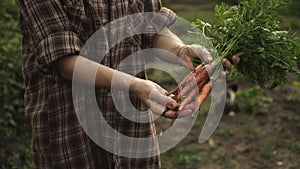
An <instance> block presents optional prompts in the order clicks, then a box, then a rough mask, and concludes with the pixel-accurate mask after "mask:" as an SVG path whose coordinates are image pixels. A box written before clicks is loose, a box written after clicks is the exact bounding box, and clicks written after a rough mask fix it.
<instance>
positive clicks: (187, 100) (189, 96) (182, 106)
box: [178, 88, 199, 111]
mask: <svg viewBox="0 0 300 169" xmlns="http://www.w3.org/2000/svg"><path fill="white" fill-rule="evenodd" d="M198 93H199V91H198V90H197V88H194V89H193V90H192V91H191V92H190V93H189V95H188V96H187V97H186V98H185V99H184V100H183V101H182V103H181V104H180V106H179V108H178V110H179V111H180V110H182V109H183V108H184V106H186V105H187V104H188V103H190V102H191V101H193V100H194V99H195V97H196V96H197V94H198Z"/></svg>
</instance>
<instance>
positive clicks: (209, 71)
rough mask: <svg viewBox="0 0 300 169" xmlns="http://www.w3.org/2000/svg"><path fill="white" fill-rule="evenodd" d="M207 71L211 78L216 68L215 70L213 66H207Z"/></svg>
mask: <svg viewBox="0 0 300 169" xmlns="http://www.w3.org/2000/svg"><path fill="white" fill-rule="evenodd" d="M205 69H206V71H207V74H208V75H209V76H211V75H212V73H213V72H214V68H213V67H212V66H211V65H205Z"/></svg>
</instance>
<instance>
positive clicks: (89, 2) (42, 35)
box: [18, 0, 176, 169]
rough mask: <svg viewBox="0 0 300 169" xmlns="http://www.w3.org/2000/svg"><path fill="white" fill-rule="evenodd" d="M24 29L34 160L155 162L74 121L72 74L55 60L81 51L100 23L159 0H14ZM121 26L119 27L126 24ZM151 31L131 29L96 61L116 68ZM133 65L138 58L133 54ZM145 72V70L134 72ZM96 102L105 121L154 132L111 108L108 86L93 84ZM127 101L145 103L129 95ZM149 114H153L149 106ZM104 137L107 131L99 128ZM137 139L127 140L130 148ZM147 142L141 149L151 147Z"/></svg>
mask: <svg viewBox="0 0 300 169" xmlns="http://www.w3.org/2000/svg"><path fill="white" fill-rule="evenodd" d="M18 5H19V9H20V14H21V16H20V27H21V31H22V34H23V49H22V55H23V57H22V58H23V74H24V79H25V84H26V93H25V111H26V117H27V118H28V120H29V122H30V125H31V126H32V151H33V157H34V162H35V165H36V168H41V169H99V168H104V169H107V168H159V166H160V162H159V156H158V155H157V156H153V157H148V158H125V157H120V156H117V155H113V154H111V153H109V152H106V151H104V150H103V149H101V148H100V147H99V146H97V145H96V144H95V143H94V142H93V141H91V139H90V138H89V137H88V136H87V135H86V133H85V132H84V131H83V129H82V127H81V126H80V124H79V122H78V119H77V117H76V114H75V111H74V105H73V101H72V82H70V81H68V80H66V79H63V78H62V77H61V76H60V75H59V74H58V72H57V71H56V70H55V69H54V68H53V63H54V62H55V61H56V60H58V59H59V58H61V57H65V56H68V55H74V54H79V52H80V50H81V49H82V47H83V45H84V43H85V42H86V41H87V40H88V38H89V37H90V36H91V35H92V34H93V33H94V32H95V31H96V30H98V29H99V28H101V27H102V26H104V25H105V24H107V23H109V22H111V21H113V20H115V19H118V18H120V17H123V16H126V15H129V14H134V13H139V12H157V11H161V12H163V13H164V15H166V16H168V17H167V18H169V19H167V20H166V22H168V23H166V25H168V24H172V23H173V22H174V18H176V17H175V14H174V13H172V11H170V10H168V9H166V8H162V7H161V2H160V0H18ZM124 29H125V28H124ZM154 36H155V35H154V34H152V35H136V36H135V37H130V38H128V39H125V40H123V41H122V42H120V43H119V44H117V45H116V46H114V47H113V48H112V49H111V50H110V52H109V53H108V54H107V55H106V56H105V58H104V59H103V60H102V62H101V63H102V64H104V65H107V66H110V67H112V68H116V67H117V66H118V64H119V63H120V62H121V61H122V60H123V59H124V58H126V57H127V56H128V55H130V54H132V53H134V52H136V51H138V50H141V49H143V48H147V47H151V42H152V39H153V38H154ZM133 65H134V66H133V69H134V67H135V66H136V67H139V66H144V65H143V62H141V61H139V60H137V61H136V63H133ZM137 76H138V77H140V78H145V77H146V76H145V72H141V73H139V74H138V75H137ZM96 94H97V99H98V104H99V107H100V109H101V111H102V113H103V116H104V117H105V119H106V120H107V122H108V123H109V124H110V125H111V126H112V127H113V128H114V129H116V130H117V131H118V132H120V133H123V134H125V135H128V136H130V137H148V136H151V135H153V134H155V127H154V124H153V123H135V122H131V121H129V120H127V119H126V118H124V117H123V116H121V115H120V114H119V113H117V111H116V109H115V107H114V104H113V101H112V99H111V96H110V95H111V94H110V91H109V90H108V89H96ZM132 103H133V105H135V106H136V107H138V108H140V109H145V106H144V105H143V104H142V103H141V102H140V101H139V100H138V99H137V98H135V97H134V96H132ZM149 118H151V114H150V113H149ZM102 135H103V137H107V140H108V141H109V139H110V137H112V136H107V135H106V134H105V133H102ZM135 146H139V145H134V144H133V147H132V148H133V149H134V147H135ZM153 146H157V144H151V145H149V147H145V149H147V148H148V149H151V148H153Z"/></svg>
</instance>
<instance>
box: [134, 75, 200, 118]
mask: <svg viewBox="0 0 300 169" xmlns="http://www.w3.org/2000/svg"><path fill="white" fill-rule="evenodd" d="M130 91H131V92H133V93H134V94H135V95H137V97H138V98H139V99H141V101H142V102H143V103H144V104H146V105H147V106H148V107H149V108H150V110H151V111H152V112H153V113H155V114H156V115H162V113H163V112H164V111H165V110H166V109H170V110H169V111H167V112H166V113H164V115H163V116H164V117H166V118H174V117H175V116H176V109H177V108H178V103H177V102H176V101H175V100H174V99H172V98H171V97H170V96H166V93H167V91H166V90H164V89H163V88H162V87H160V86H159V85H158V84H156V83H154V82H152V81H150V80H143V79H139V78H134V79H133V80H132V81H131V83H130ZM195 107H196V106H193V105H190V106H187V108H185V109H184V110H182V112H180V114H181V115H184V116H187V115H190V114H192V113H193V112H194V111H193V109H195Z"/></svg>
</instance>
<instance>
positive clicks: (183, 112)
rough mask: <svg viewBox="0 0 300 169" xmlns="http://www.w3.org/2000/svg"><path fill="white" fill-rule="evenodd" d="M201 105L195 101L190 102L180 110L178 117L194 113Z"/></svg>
mask: <svg viewBox="0 0 300 169" xmlns="http://www.w3.org/2000/svg"><path fill="white" fill-rule="evenodd" d="M198 109H199V106H198V104H196V103H195V102H193V103H190V104H188V105H186V106H185V107H184V109H182V110H181V111H179V112H178V117H185V116H189V115H191V114H193V113H194V112H196V111H198Z"/></svg>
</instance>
